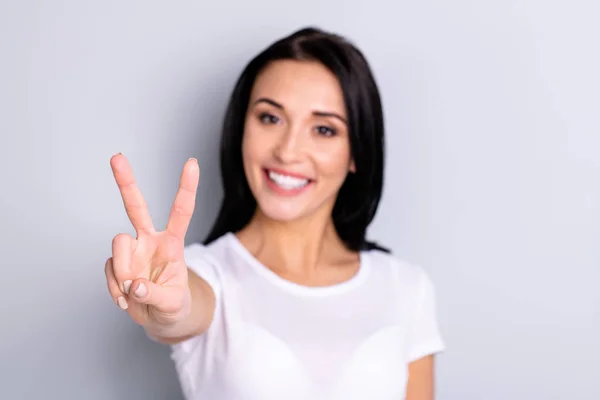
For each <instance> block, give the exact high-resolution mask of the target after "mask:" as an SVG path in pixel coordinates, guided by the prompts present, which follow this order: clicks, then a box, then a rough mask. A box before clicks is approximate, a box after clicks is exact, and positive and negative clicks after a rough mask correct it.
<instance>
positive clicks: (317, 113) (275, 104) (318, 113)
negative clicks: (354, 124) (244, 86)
mask: <svg viewBox="0 0 600 400" xmlns="http://www.w3.org/2000/svg"><path fill="white" fill-rule="evenodd" d="M258 103H267V104H270V105H272V106H273V107H276V108H279V109H280V110H283V109H284V108H283V105H282V104H280V103H278V102H276V101H275V100H273V99H269V98H268V97H261V98H260V99H258V100H256V101H255V102H254V104H258ZM312 113H313V115H315V116H317V117H333V118H337V119H339V120H340V121H342V122H343V123H344V124H346V125H348V121H346V119H345V118H343V117H342V116H341V115H339V114H336V113H334V112H328V111H313V112H312Z"/></svg>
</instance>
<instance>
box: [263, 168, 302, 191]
mask: <svg viewBox="0 0 600 400" xmlns="http://www.w3.org/2000/svg"><path fill="white" fill-rule="evenodd" d="M265 174H266V176H267V179H268V180H269V181H270V182H271V183H273V184H275V185H277V186H278V187H279V188H281V189H283V190H299V189H302V188H304V187H306V186H307V185H308V184H309V183H311V182H313V181H312V180H311V179H308V178H300V177H297V176H291V175H286V174H283V173H280V172H275V171H273V170H270V169H265Z"/></svg>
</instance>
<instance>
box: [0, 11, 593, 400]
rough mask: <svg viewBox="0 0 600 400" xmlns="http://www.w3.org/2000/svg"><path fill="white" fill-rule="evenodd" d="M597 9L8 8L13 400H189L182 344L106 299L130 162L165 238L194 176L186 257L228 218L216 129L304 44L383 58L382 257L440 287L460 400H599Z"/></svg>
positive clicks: (445, 397)
mask: <svg viewBox="0 0 600 400" xmlns="http://www.w3.org/2000/svg"><path fill="white" fill-rule="evenodd" d="M599 11H600V7H599V6H598V3H597V2H594V1H592V0H590V1H588V2H583V1H573V0H571V1H568V2H567V1H561V2H559V1H542V0H539V1H532V0H529V1H524V0H511V1H467V0H458V1H452V2H448V1H441V0H440V1H388V2H383V1H374V0H371V1H359V0H344V1H342V0H337V1H328V2H326V3H321V2H320V1H316V0H315V1H306V0H303V1H295V2H280V1H274V0H254V1H247V2H242V1H216V2H208V1H200V0H198V1H158V0H153V1H150V0H144V1H141V0H139V1H127V0H125V1H124V0H120V1H116V0H110V1H109V0H104V1H80V0H69V1H67V0H62V1H58V0H56V1H24V0H19V1H16V0H15V1H2V2H0V32H1V34H0V132H1V142H0V148H1V149H2V157H1V163H2V165H1V170H0V174H1V175H0V178H1V184H2V186H1V189H0V190H1V196H0V213H1V214H0V218H1V221H2V223H3V229H2V233H0V239H1V240H0V245H1V247H2V248H1V252H2V253H1V254H2V279H1V283H0V285H1V291H0V293H1V296H2V297H1V298H0V304H1V307H2V309H1V311H2V316H1V320H0V324H1V326H2V329H1V335H2V336H1V342H0V381H1V385H0V391H1V392H0V397H1V398H2V399H7V400H8V399H36V398H44V399H84V398H85V399H167V398H169V399H176V398H180V396H181V395H180V390H179V386H178V382H177V379H176V375H175V373H174V368H173V365H172V363H171V360H170V359H169V357H168V351H167V348H165V347H162V346H160V345H158V344H155V343H152V342H150V341H149V340H147V339H146V337H145V336H144V334H143V333H142V331H141V329H139V327H137V326H136V325H135V324H134V323H133V322H131V321H130V320H129V319H128V317H127V316H126V314H124V313H123V312H121V311H120V310H119V309H118V308H117V307H116V306H115V305H114V304H113V303H112V301H111V299H110V297H109V296H108V293H107V290H106V287H105V280H104V273H103V267H104V261H105V259H106V257H108V256H109V255H110V243H111V239H112V237H113V236H114V235H115V234H117V233H119V232H130V233H133V231H132V230H131V228H130V226H129V222H128V220H127V218H126V215H125V213H124V210H123V207H122V203H121V199H120V197H119V193H118V191H117V188H116V185H115V184H114V181H113V178H112V175H111V171H110V168H109V163H108V162H109V158H110V156H111V155H112V154H114V153H116V152H119V151H121V152H123V153H124V154H125V155H126V156H127V157H129V159H130V161H131V163H132V165H133V168H134V171H135V173H136V176H137V178H138V181H139V185H140V186H141V188H142V190H143V193H144V194H145V196H146V198H147V201H148V203H149V206H150V209H151V213H152V216H153V217H154V219H155V223H156V225H157V226H158V227H162V226H164V224H165V222H166V218H167V214H168V211H169V207H170V203H171V200H172V198H173V195H174V192H175V188H176V186H177V180H178V177H179V172H180V169H181V167H182V165H183V163H184V161H185V160H186V159H187V158H188V157H191V156H194V157H197V158H198V159H199V160H200V165H201V168H202V178H201V185H200V192H199V196H198V206H197V212H196V214H195V217H194V220H193V227H192V228H191V230H190V234H189V240H190V241H196V240H200V239H201V238H202V237H203V235H204V234H205V233H206V231H207V229H208V226H209V224H210V223H211V222H212V220H213V217H214V214H215V212H216V209H217V205H218V200H219V198H220V193H221V190H220V181H219V177H218V165H217V164H218V155H217V151H216V150H217V140H218V129H219V126H220V124H221V117H222V113H223V110H224V106H225V102H226V100H227V97H228V95H229V92H230V89H231V87H232V84H233V82H234V79H235V78H236V77H237V74H238V73H239V72H240V70H241V68H242V67H243V65H244V63H245V62H246V61H248V60H249V58H250V57H251V56H253V55H254V54H256V53H257V52H258V51H259V50H260V49H262V48H263V47H264V46H266V45H267V44H269V43H270V42H271V41H273V40H274V39H276V38H278V37H279V36H281V35H284V34H287V33H290V32H291V31H292V30H295V29H297V28H299V27H301V26H304V25H307V24H317V25H319V26H321V27H324V28H327V29H332V30H335V31H338V32H340V33H342V34H344V35H347V36H348V37H349V38H351V39H352V40H354V41H355V42H356V43H357V44H358V45H359V46H360V47H361V48H362V49H363V50H364V53H365V54H366V55H367V57H368V59H369V61H370V62H371V64H372V67H373V69H374V71H375V74H376V77H377V79H378V82H379V84H380V86H381V91H382V95H383V100H384V105H385V112H386V123H387V146H388V147H387V151H388V159H387V170H386V186H385V194H384V200H383V203H382V204H381V208H380V212H379V214H378V216H377V218H376V221H375V222H374V224H373V226H372V229H371V231H370V232H371V237H372V238H374V239H377V240H379V241H381V242H383V243H385V244H387V245H389V246H390V247H391V248H392V249H394V251H395V253H396V254H397V255H398V256H400V257H402V258H405V259H407V260H409V261H412V262H415V263H418V264H421V265H422V266H423V267H424V268H425V269H426V270H427V271H428V272H429V273H430V274H431V277H432V279H433V280H434V282H435V284H436V287H437V293H438V300H439V318H440V324H441V327H442V330H443V332H444V336H445V339H446V341H447V344H448V351H447V352H446V353H445V354H444V355H443V356H441V357H440V358H439V363H438V378H437V379H438V393H439V396H438V398H439V399H442V400H455V399H461V400H478V399H485V400H506V399H512V400H546V399H547V400H550V399H561V400H562V399H565V400H566V399H569V400H570V399H577V400H593V399H596V400H597V399H600V364H599V362H600V344H599V342H598V341H599V338H600V310H599V303H600V295H599V290H598V282H599V281H600V267H599V266H600V157H599V151H600V113H599V110H600V79H599V77H598V73H599V71H600V56H599V46H600V45H599V44H598V41H599V40H600V26H599V25H598V23H597V22H598V15H599Z"/></svg>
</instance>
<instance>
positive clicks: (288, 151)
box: [106, 28, 443, 400]
mask: <svg viewBox="0 0 600 400" xmlns="http://www.w3.org/2000/svg"><path fill="white" fill-rule="evenodd" d="M111 166H112V169H113V173H114V176H115V179H116V181H117V184H118V186H119V189H120V191H121V194H122V198H123V202H124V205H125V209H126V211H127V214H128V216H129V218H130V220H131V222H132V224H133V226H134V227H135V229H136V232H137V238H133V237H131V236H129V235H125V234H120V235H117V236H116V237H115V238H114V240H113V250H112V251H113V254H112V257H111V258H110V259H109V260H108V261H107V264H106V277H107V282H108V288H109V291H110V294H111V296H112V297H113V299H114V300H115V302H116V303H117V304H118V305H119V306H120V307H121V308H123V309H125V310H127V312H128V313H129V315H130V316H131V318H133V320H135V322H137V323H138V324H140V325H142V326H143V327H144V328H145V330H146V332H147V333H148V335H149V336H150V337H152V338H153V339H155V340H157V341H159V342H161V343H165V344H169V345H171V346H172V353H171V354H172V359H173V360H174V362H175V365H176V368H177V371H178V374H179V377H180V381H181V384H182V387H183V391H184V393H185V396H186V398H187V399H219V400H228V399H257V400H269V399H278V400H279V399H344V400H351V399H377V400H383V399H390V400H392V399H394V400H399V399H403V398H406V399H407V400H431V399H433V386H434V385H433V366H434V364H433V357H434V354H435V353H437V352H439V351H441V350H442V349H443V342H442V339H441V337H440V334H439V332H438V328H437V323H436V316H435V300H434V289H433V286H432V284H431V281H430V280H429V278H428V276H427V275H426V274H425V273H424V271H423V270H421V269H420V268H418V267H414V266H411V265H409V264H407V263H404V262H402V261H400V260H398V259H396V258H394V257H393V256H392V255H390V254H389V252H388V251H387V250H385V249H383V248H381V247H379V246H378V245H376V244H374V243H371V242H368V241H367V240H366V239H365V234H366V230H367V227H368V225H369V223H370V222H371V220H372V219H373V216H374V214H375V211H376V209H377V205H378V202H379V199H380V195H381V191H382V181H383V115H382V110H381V104H380V98H379V92H378V89H377V86H376V84H375V81H374V79H373V76H372V74H371V71H370V68H369V66H368V64H367V62H366V60H365V59H364V58H363V56H362V54H361V53H360V51H359V50H358V49H356V48H355V47H354V46H353V45H352V44H350V43H349V42H347V41H346V40H345V39H343V38H341V37H339V36H337V35H333V34H330V33H326V32H323V31H320V30H317V29H312V28H307V29H303V30H300V31H298V32H295V33H294V34H292V35H290V36H288V37H285V38H283V39H281V40H279V41H277V42H276V43H274V44H272V45H271V46H270V47H268V48H267V49H266V50H264V51H263V52H262V53H260V54H259V55H258V56H257V57H256V58H254V59H253V60H252V61H251V62H250V63H249V64H248V65H247V67H246V68H245V70H244V71H243V73H242V75H241V77H240V78H239V80H238V81H237V84H236V86H235V88H234V90H233V94H232V96H231V99H230V103H229V107H228V109H227V113H226V116H225V123H224V127H223V133H222V142H221V171H222V178H223V184H224V200H223V203H222V206H221V210H220V212H219V215H218V217H217V219H216V222H215V224H214V226H213V228H212V230H211V232H210V233H209V235H208V238H207V239H206V241H205V243H204V245H200V244H192V245H189V246H187V247H185V248H184V238H185V234H186V230H187V228H188V224H189V222H190V219H191V216H192V213H193V210H194V202H195V195H196V187H197V185H198V180H199V168H198V164H197V162H196V160H193V159H190V160H188V162H186V164H185V165H184V168H183V172H182V175H181V179H180V186H179V190H178V192H177V194H176V197H175V201H174V203H173V207H172V209H171V213H170V216H169V220H168V223H167V227H166V229H165V230H164V231H162V232H157V231H156V230H155V228H154V226H153V225H152V221H151V219H150V216H149V214H148V209H147V207H146V204H145V202H144V199H143V197H142V195H141V193H140V192H139V190H138V188H137V186H136V184H135V180H134V177H133V173H132V171H131V168H130V166H129V164H128V162H127V160H126V158H125V157H124V156H123V155H120V154H119V155H116V156H114V157H113V158H112V159H111Z"/></svg>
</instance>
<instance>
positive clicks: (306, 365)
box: [171, 233, 444, 400]
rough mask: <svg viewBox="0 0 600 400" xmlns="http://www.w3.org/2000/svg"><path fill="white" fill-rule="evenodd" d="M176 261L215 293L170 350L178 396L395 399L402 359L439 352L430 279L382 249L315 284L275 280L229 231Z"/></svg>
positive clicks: (401, 382)
mask: <svg viewBox="0 0 600 400" xmlns="http://www.w3.org/2000/svg"><path fill="white" fill-rule="evenodd" d="M185 257H186V261H187V263H188V266H189V267H190V268H191V269H192V270H193V271H194V272H196V273H197V274H198V275H199V276H201V277H202V278H204V279H205V280H206V281H207V282H208V283H209V284H210V285H211V286H212V288H213V290H214V292H215V295H216V308H215V314H214V319H213V322H212V323H211V325H210V327H209V328H208V330H207V331H206V332H205V333H204V334H202V335H200V336H196V337H193V338H191V339H188V340H186V341H184V342H181V343H178V344H176V345H173V346H172V347H171V349H172V352H171V358H172V359H173V361H174V362H175V366H176V370H177V372H178V375H179V380H180V382H181V386H182V389H183V392H184V395H185V397H186V399H188V400H191V399H194V400H196V399H201V400H204V399H215V400H300V399H301V400H371V399H377V400H401V399H403V398H404V396H405V391H406V383H407V378H408V371H407V365H408V363H410V362H411V361H414V360H416V359H418V358H421V357H423V356H426V355H428V354H433V353H437V352H440V351H442V350H443V349H444V343H443V341H442V338H441V335H440V332H439V329H438V324H437V321H436V311H435V294H434V288H433V285H432V283H431V280H430V279H429V277H428V276H427V274H426V273H425V272H424V271H423V270H422V269H421V268H419V267H415V266H412V265H409V264H407V263H404V262H401V261H399V260H398V259H396V258H395V257H393V256H391V255H389V254H386V253H384V252H380V251H375V250H373V251H364V252H361V254H360V268H359V270H358V272H357V273H356V274H355V275H354V277H352V278H351V279H350V280H348V281H345V282H343V283H339V284H335V285H332V286H325V287H308V286H302V285H299V284H296V283H293V282H290V281H287V280H285V279H283V278H281V277H279V276H278V275H277V274H275V273H274V272H273V271H271V270H270V269H268V268H267V267H266V266H264V265H263V264H261V263H260V262H259V261H258V260H257V259H256V258H255V257H254V256H253V255H252V254H251V253H250V252H248V250H246V248H245V247H243V245H242V244H241V242H240V241H239V240H238V239H237V237H236V236H235V235H234V234H232V233H229V234H226V235H224V236H222V237H221V238H219V239H217V240H216V241H214V242H212V243H211V244H210V245H208V246H202V245H200V244H193V245H190V246H187V247H186V249H185Z"/></svg>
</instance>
